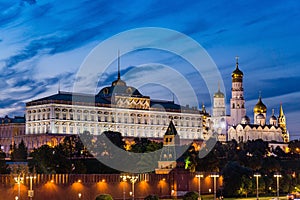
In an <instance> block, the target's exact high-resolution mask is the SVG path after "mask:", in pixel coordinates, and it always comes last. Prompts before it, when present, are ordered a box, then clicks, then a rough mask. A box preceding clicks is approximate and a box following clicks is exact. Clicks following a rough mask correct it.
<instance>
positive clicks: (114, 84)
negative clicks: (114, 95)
mask: <svg viewBox="0 0 300 200" xmlns="http://www.w3.org/2000/svg"><path fill="white" fill-rule="evenodd" d="M116 85H120V86H126V83H125V81H123V80H121V79H120V78H118V79H117V80H115V81H114V82H112V84H111V86H116Z"/></svg>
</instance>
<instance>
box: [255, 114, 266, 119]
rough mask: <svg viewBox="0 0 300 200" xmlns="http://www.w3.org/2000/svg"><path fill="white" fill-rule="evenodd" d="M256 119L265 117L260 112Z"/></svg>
mask: <svg viewBox="0 0 300 200" xmlns="http://www.w3.org/2000/svg"><path fill="white" fill-rule="evenodd" d="M256 119H265V116H264V115H263V114H261V113H260V114H258V115H257V116H256Z"/></svg>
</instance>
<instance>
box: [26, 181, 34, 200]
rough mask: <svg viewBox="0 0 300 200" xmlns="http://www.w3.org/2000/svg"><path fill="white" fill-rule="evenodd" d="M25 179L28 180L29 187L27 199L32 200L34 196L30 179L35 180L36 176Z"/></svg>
mask: <svg viewBox="0 0 300 200" xmlns="http://www.w3.org/2000/svg"><path fill="white" fill-rule="evenodd" d="M26 179H29V180H30V187H29V190H28V197H29V198H30V199H32V198H33V195H34V191H33V189H32V179H36V176H27V177H26Z"/></svg>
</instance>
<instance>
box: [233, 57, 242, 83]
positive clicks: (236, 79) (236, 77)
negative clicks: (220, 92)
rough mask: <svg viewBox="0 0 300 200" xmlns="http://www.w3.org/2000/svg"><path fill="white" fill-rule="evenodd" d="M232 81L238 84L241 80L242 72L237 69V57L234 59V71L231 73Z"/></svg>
mask: <svg viewBox="0 0 300 200" xmlns="http://www.w3.org/2000/svg"><path fill="white" fill-rule="evenodd" d="M231 76H232V81H233V82H240V81H242V80H243V76H244V74H243V72H242V71H241V70H240V69H239V62H238V57H236V67H235V70H234V71H233V72H232V75H231Z"/></svg>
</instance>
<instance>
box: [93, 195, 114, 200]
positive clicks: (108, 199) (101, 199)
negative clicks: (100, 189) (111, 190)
mask: <svg viewBox="0 0 300 200" xmlns="http://www.w3.org/2000/svg"><path fill="white" fill-rule="evenodd" d="M96 200H113V198H112V196H111V195H109V194H100V195H98V196H97V197H96Z"/></svg>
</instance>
